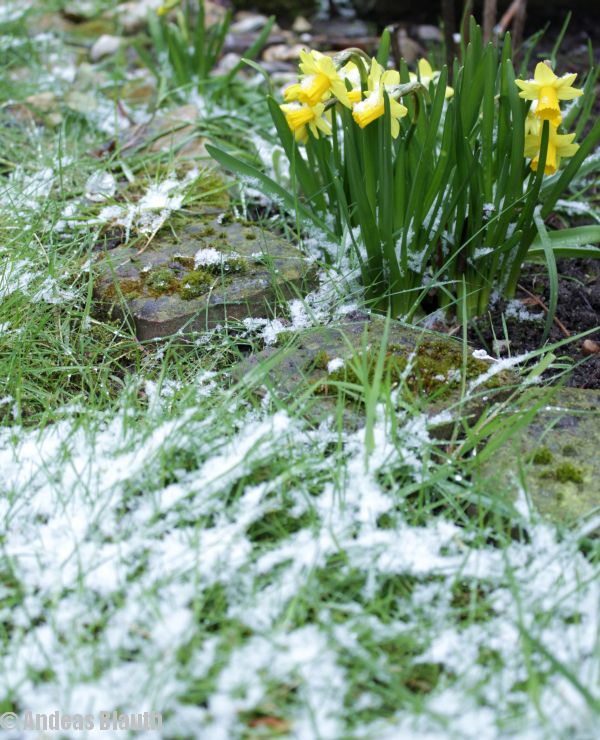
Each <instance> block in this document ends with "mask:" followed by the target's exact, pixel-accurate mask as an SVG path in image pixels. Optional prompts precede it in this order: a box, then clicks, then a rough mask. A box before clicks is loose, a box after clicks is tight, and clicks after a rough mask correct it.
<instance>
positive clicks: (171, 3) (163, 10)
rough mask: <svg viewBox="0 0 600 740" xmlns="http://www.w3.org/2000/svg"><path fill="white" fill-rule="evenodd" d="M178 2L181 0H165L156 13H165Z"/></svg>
mask: <svg viewBox="0 0 600 740" xmlns="http://www.w3.org/2000/svg"><path fill="white" fill-rule="evenodd" d="M180 2H181V0H166V2H165V3H164V4H163V5H161V6H160V7H159V8H158V9H157V11H156V14H157V15H166V14H167V13H168V12H169V11H171V10H173V8H175V7H176V6H177V5H179V3H180Z"/></svg>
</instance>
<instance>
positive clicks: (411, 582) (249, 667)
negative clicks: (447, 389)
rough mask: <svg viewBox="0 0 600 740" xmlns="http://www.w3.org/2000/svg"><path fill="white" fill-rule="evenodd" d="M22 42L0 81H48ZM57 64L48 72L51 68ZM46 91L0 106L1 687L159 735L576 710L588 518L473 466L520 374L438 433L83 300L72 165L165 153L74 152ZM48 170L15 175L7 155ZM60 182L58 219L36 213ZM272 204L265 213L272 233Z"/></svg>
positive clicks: (587, 699)
mask: <svg viewBox="0 0 600 740" xmlns="http://www.w3.org/2000/svg"><path fill="white" fill-rule="evenodd" d="M47 7H55V4H53V5H52V6H50V5H48V6H47ZM11 29H12V32H13V33H17V34H24V32H25V31H24V27H23V25H20V24H19V22H14V23H13V25H12V26H11ZM3 32H4V31H3V30H2V29H1V28H0V33H3ZM17 37H19V38H20V37H21V36H17ZM28 43H30V44H32V45H33V46H34V47H36V48H37V42H36V41H35V39H32V40H31V41H30V42H28ZM44 43H46V42H44ZM53 44H55V46H56V48H57V49H58V51H59V52H60V55H61V58H64V59H67V60H68V59H70V58H76V56H77V54H78V51H77V49H76V48H73V47H69V46H64V45H63V43H62V42H61V41H60V40H56V41H53ZM24 61H26V63H27V74H28V78H27V79H28V82H27V85H26V86H22V85H19V84H17V82H16V81H15V79H14V76H15V74H16V72H17V70H18V69H19V68H20V65H22V64H23V63H24ZM46 63H47V55H46V52H44V51H43V50H42V51H40V52H39V54H38V53H35V54H30V55H29V54H28V56H27V58H26V60H24V59H22V58H21V59H16V58H15V57H14V56H13V57H11V58H10V59H9V61H7V62H6V67H7V68H6V69H5V70H4V74H2V75H0V79H2V81H3V82H2V89H1V93H0V94H1V96H2V103H5V102H6V101H8V100H9V99H10V100H11V103H10V105H19V103H20V101H21V100H22V99H24V98H25V97H26V96H27V95H29V94H31V92H32V91H35V90H37V89H39V88H40V87H41V86H42V84H45V83H44V81H45V80H46V81H47V79H48V77H47V64H46ZM113 63H114V64H115V65H117V68H116V69H113V70H111V74H117V73H118V74H121V75H125V73H126V70H125V69H124V68H122V67H118V65H122V64H123V59H115V60H114V62H113ZM103 68H104V69H108V70H110V63H104V66H103ZM54 85H55V86H54V91H55V93H56V95H57V97H58V98H61V96H62V95H63V94H65V93H66V91H67V89H68V88H69V85H70V83H67V82H60V81H57V80H55V83H54ZM94 95H98V96H102V95H103V93H102V90H98V89H97V90H95V92H94ZM254 100H255V98H254V97H253V93H252V92H249V93H248V95H247V101H246V104H247V106H248V107H247V108H246V109H244V110H243V111H242V112H241V113H240V117H239V118H237V119H236V120H235V121H234V123H233V124H232V127H231V128H230V129H229V130H228V131H227V132H226V133H225V129H224V126H223V119H222V115H223V114H222V113H218V114H215V115H214V116H213V117H209V118H206V119H204V120H203V121H202V124H201V125H202V131H203V132H204V133H205V134H207V135H210V136H211V139H212V140H218V139H219V137H221V138H223V137H224V136H226V137H229V139H230V140H232V141H236V142H237V146H238V147H239V150H240V151H244V152H246V154H247V155H248V154H249V153H250V149H249V146H248V143H247V140H246V141H244V140H243V138H242V137H241V136H240V134H241V133H242V132H245V133H246V139H247V138H248V137H247V129H246V130H245V126H247V125H248V122H249V121H251V120H252V115H251V113H252V111H253V107H252V106H253V105H254V104H255V103H254ZM60 112H61V116H62V121H61V122H60V124H58V125H49V124H48V123H47V122H44V121H39V122H31V121H28V120H25V121H24V122H21V121H20V120H19V118H18V117H17V118H15V117H14V116H13V115H12V114H11V112H10V109H9V107H8V104H7V105H3V106H2V108H0V116H1V117H2V122H3V123H6V122H7V121H8V122H10V125H2V126H1V127H0V151H1V152H2V154H1V157H0V168H1V170H2V177H1V184H0V208H1V209H2V214H1V216H2V218H1V220H0V245H1V256H2V259H1V262H0V290H1V292H2V301H1V302H0V326H1V329H0V419H1V425H0V471H2V472H1V473H0V708H1V711H15V712H23V711H25V710H26V709H31V710H32V711H33V712H44V711H53V710H55V709H58V710H60V711H61V712H63V713H68V712H70V713H75V712H82V713H86V712H92V713H97V712H98V711H101V710H121V711H126V712H141V711H146V710H156V711H160V712H162V713H163V717H164V731H163V736H164V737H169V738H187V737H202V738H212V737H215V738H216V737H224V738H225V737H226V738H258V737H304V738H336V739H337V738H340V739H341V738H365V739H366V738H369V739H371V738H397V737H409V736H412V737H420V736H423V737H425V736H428V733H429V736H431V735H435V736H437V737H440V736H442V737H446V736H447V737H465V738H470V737H475V736H480V737H481V736H483V737H498V738H500V737H508V736H511V734H512V735H514V736H528V737H529V736H531V737H536V738H537V737H540V738H542V737H563V736H581V737H585V736H586V733H587V735H589V734H591V733H592V732H593V730H594V728H595V727H596V726H597V721H598V666H599V661H598V659H599V656H600V643H599V641H598V637H597V629H596V626H595V625H596V621H595V620H596V608H597V583H598V564H599V555H600V551H599V549H598V540H597V538H596V536H595V533H594V529H593V527H592V526H591V524H590V523H588V524H586V525H585V526H582V527H574V528H572V529H569V530H567V529H565V528H561V527H555V526H554V525H551V524H549V523H545V522H541V521H540V520H539V519H538V518H537V517H536V516H535V515H533V516H529V515H528V514H527V512H526V511H525V506H524V501H523V500H519V501H518V502H517V504H516V505H515V503H514V502H513V501H512V499H511V498H510V496H509V495H508V492H506V495H505V496H501V495H498V494H494V495H492V494H491V492H490V491H489V490H488V487H487V484H486V483H485V481H484V479H483V478H482V477H481V475H480V472H479V467H478V465H477V464H476V463H477V460H478V459H480V460H482V459H485V458H486V457H487V458H489V457H493V455H494V451H495V450H496V449H497V446H498V445H499V444H500V443H501V442H503V441H505V440H507V439H510V437H511V436H512V434H513V433H514V431H515V430H516V429H518V428H519V425H523V424H525V423H526V422H527V421H528V420H529V419H530V418H531V417H532V416H533V414H534V413H535V409H527V410H526V411H523V410H521V411H519V412H518V415H515V414H517V412H516V411H515V408H516V407H515V406H514V402H515V401H516V400H518V398H519V397H520V395H521V393H522V391H521V390H520V389H515V391H514V394H513V396H512V397H509V398H508V399H507V400H506V401H505V402H504V403H503V404H502V405H499V406H494V407H490V408H488V412H487V414H486V417H485V419H483V420H482V421H480V422H479V423H473V422H472V421H471V422H469V421H468V420H467V419H466V418H461V414H460V404H459V405H458V406H457V407H456V408H455V412H456V424H455V426H454V432H452V431H451V432H450V436H449V437H448V438H446V439H445V440H440V439H438V438H436V437H435V435H434V434H433V429H431V428H428V422H427V419H426V417H425V416H424V414H423V411H422V408H421V407H420V404H419V400H418V399H417V398H415V397H414V396H411V394H402V393H399V392H398V388H391V387H390V381H389V378H386V376H385V373H382V372H374V373H372V372H365V373H364V374H363V375H362V376H361V375H360V373H357V377H356V378H355V379H354V381H353V383H352V385H353V387H352V394H353V395H354V396H355V397H358V405H359V406H360V407H362V408H363V409H364V410H365V419H366V423H365V425H359V427H358V428H356V429H353V428H351V427H349V426H348V425H346V424H345V422H344V416H343V412H344V407H343V405H342V404H341V403H337V405H336V404H335V403H334V404H333V405H332V414H331V416H330V418H329V419H328V420H327V421H324V422H322V423H320V424H317V423H314V422H311V420H310V414H307V413H306V412H307V410H308V408H309V406H310V404H314V403H319V398H318V397H315V395H314V394H310V393H308V392H307V393H306V395H304V396H301V397H299V398H297V399H295V403H289V401H287V400H286V399H285V398H283V397H282V396H281V395H280V394H279V393H278V389H277V388H271V389H268V386H269V382H268V377H267V374H268V370H269V363H266V362H265V363H264V364H262V365H259V366H258V367H256V368H255V369H254V371H253V372H252V373H250V374H247V375H244V376H243V377H242V379H241V380H239V376H236V375H235V372H234V371H235V369H236V366H237V363H238V362H240V361H241V360H243V359H244V358H245V357H247V355H248V353H249V352H250V351H255V350H258V349H260V348H262V346H263V338H262V337H261V332H260V329H259V330H256V331H251V330H248V329H246V330H245V333H244V335H243V336H240V329H241V327H239V326H238V327H232V328H231V329H230V330H225V329H223V330H221V331H215V332H213V333H212V334H210V335H208V334H201V335H197V336H192V337H190V338H189V339H188V341H187V342H186V343H185V346H182V342H181V340H178V339H177V338H173V339H172V340H167V341H164V342H160V343H156V342H148V343H140V342H138V341H137V339H136V338H135V336H134V334H133V332H132V330H131V327H130V326H129V325H128V324H127V323H126V322H123V323H115V322H113V323H107V322H104V321H101V320H100V319H98V318H95V315H94V312H93V301H92V284H91V273H90V271H89V270H88V269H87V265H88V263H89V259H90V258H92V257H93V256H94V254H95V252H94V251H93V249H94V245H95V243H96V242H97V241H98V230H99V228H100V227H99V226H98V225H94V224H89V223H86V222H87V221H88V220H89V219H90V218H92V217H93V216H94V215H95V214H97V212H98V210H99V209H100V208H101V207H102V206H103V205H106V204H90V203H87V202H85V201H83V200H82V194H83V193H84V191H85V183H86V181H87V179H88V177H89V176H90V175H91V174H92V173H94V172H98V171H104V170H106V171H111V172H112V174H113V175H114V176H115V178H117V180H118V181H119V182H120V188H121V189H120V190H119V191H118V193H117V196H116V197H117V199H118V198H120V197H121V194H122V193H123V192H124V189H125V188H126V187H129V188H130V189H129V190H128V191H127V198H130V199H131V200H132V201H133V200H135V198H136V190H135V188H137V187H139V191H137V192H143V191H144V189H145V188H146V186H147V185H148V183H152V182H156V183H158V182H161V181H162V180H163V179H164V178H165V177H166V176H167V173H169V172H170V171H172V168H173V166H174V164H175V160H174V155H175V153H174V152H165V153H163V154H162V155H150V154H149V153H148V151H147V149H145V148H144V147H143V146H141V145H140V146H139V148H138V149H137V150H136V151H135V152H133V153H130V154H129V155H128V156H125V153H120V152H119V151H118V150H117V151H116V152H113V153H111V154H108V155H107V156H105V157H104V158H98V157H96V156H94V154H93V153H94V152H95V151H97V150H98V148H99V147H101V145H102V144H103V143H104V142H106V141H107V140H108V139H110V135H109V134H108V133H107V132H106V131H102V130H99V128H98V120H97V119H96V118H94V116H93V115H91V116H85V115H82V114H80V113H74V112H72V111H71V112H70V111H69V110H68V109H67V108H64V107H60ZM264 121H266V112H263V116H262V117H261V116H259V117H258V119H257V123H256V124H255V125H256V130H257V131H258V132H259V133H261V134H265V132H264V131H263V130H262V128H261V126H262V125H263V123H264ZM265 135H268V132H266V134H265ZM44 168H50V170H51V172H52V177H53V178H54V179H53V183H52V187H51V189H50V190H49V192H48V193H47V195H44V196H43V197H40V198H39V199H37V200H35V199H33V198H32V196H31V194H29V195H27V194H26V193H24V187H25V185H24V183H25V184H26V182H27V181H26V180H24V179H23V178H24V177H28V178H32V177H35V176H36V173H39V172H41V171H42V170H43V169H44ZM127 172H129V173H130V174H132V175H133V177H134V184H133V185H131V184H130V185H129V186H127V174H126V173H127ZM29 182H31V179H30V180H29ZM202 183H203V180H202V179H201V180H200V181H199V183H198V190H199V191H200V190H202V187H201V186H202ZM232 192H233V197H234V198H235V197H236V194H235V189H234V190H233V191H232ZM195 194H197V193H192V194H190V195H189V199H188V200H186V201H185V203H184V207H183V216H182V213H181V212H177V213H174V214H173V215H172V217H171V218H170V219H169V220H168V221H167V223H166V225H165V227H164V228H166V229H171V228H173V229H177V227H178V223H179V221H178V219H181V218H183V217H187V216H188V215H189V212H191V211H193V209H194V207H195V205H197V203H196V202H195V199H194V196H195ZM118 202H122V201H120V200H119V201H118ZM234 204H235V205H236V207H237V208H238V209H240V210H243V207H244V205H243V204H244V201H243V200H242V201H236V200H234ZM246 204H247V205H248V200H246ZM69 205H71V206H74V207H75V214H74V215H73V214H72V215H71V216H69V217H67V220H69V219H71V220H73V219H76V220H77V219H78V220H79V224H78V225H75V226H72V227H71V226H68V227H67V228H66V229H65V230H64V231H62V232H60V231H57V230H56V228H55V227H56V224H57V222H58V221H60V220H63V221H64V220H65V208H67V206H69ZM248 208H249V211H250V210H251V207H250V206H248ZM271 208H272V210H271V212H270V213H269V212H268V210H267V211H266V217H265V224H266V220H267V219H268V218H270V215H272V213H273V210H276V209H273V207H272V206H271ZM290 223H291V222H289V221H286V220H285V219H284V218H280V219H279V220H278V221H276V222H270V224H269V225H270V227H271V228H277V229H280V230H281V231H282V233H284V234H287V235H288V236H290V237H291V238H293V236H294V232H295V226H294V225H293V223H292V225H291V226H290ZM134 236H135V235H134ZM100 241H102V237H100ZM308 243H309V240H307V244H308ZM336 270H338V266H337V265H334V266H332V267H331V268H330V273H329V275H330V281H332V280H334V279H335V281H336V286H334V287H332V288H331V290H329V287H328V286H330V282H328V283H326V284H325V286H324V289H323V290H322V292H321V293H319V294H318V295H317V298H318V299H319V300H317V299H315V301H313V302H312V303H311V302H310V301H308V302H307V305H306V311H307V313H308V314H309V315H310V314H311V312H312V315H313V318H314V319H315V320H328V319H329V318H330V317H331V316H332V315H334V314H335V312H336V310H338V309H339V308H340V306H342V305H343V304H347V303H349V302H350V301H351V300H352V301H354V300H356V299H357V297H358V294H357V293H356V292H354V293H348V292H345V288H344V286H349V289H350V290H352V289H353V286H354V290H356V287H355V286H356V284H355V283H353V282H352V277H351V275H348V274H340V273H339V272H337V271H336ZM319 311H321V312H322V313H321V314H319V313H318V312H319ZM315 312H316V313H315ZM281 316H282V318H285V313H284V314H281ZM319 317H320V318H319ZM240 339H241V340H242V341H241V342H240ZM288 341H289V342H293V341H294V335H293V332H291V331H290V327H289V326H288V327H287V334H286V335H285V338H284V337H281V338H280V344H282V345H284V344H286V343H287V342H288ZM374 349H375V354H376V355H377V352H378V348H374ZM535 359H536V361H538V360H539V358H535ZM276 361H277V360H276V359H274V360H272V362H276ZM360 361H361V358H360V356H359V355H357V357H356V358H355V359H354V362H355V365H356V366H357V367H358V368H360ZM381 367H382V366H380V367H379V370H380V371H381ZM265 388H267V390H265ZM465 392H466V389H465ZM342 395H343V394H342ZM521 408H523V406H522V407H521ZM525 408H526V407H525ZM475 451H476V452H477V457H474V454H473V453H474V452H475ZM592 524H593V522H592Z"/></svg>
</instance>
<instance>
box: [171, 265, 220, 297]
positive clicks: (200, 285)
mask: <svg viewBox="0 0 600 740" xmlns="http://www.w3.org/2000/svg"><path fill="white" fill-rule="evenodd" d="M213 282H214V277H213V275H211V274H210V272H208V271H207V270H192V271H191V272H189V273H188V274H187V275H186V276H185V277H184V278H183V280H182V281H181V283H180V285H179V295H180V296H181V297H182V298H183V299H184V300H185V301H191V300H192V299H194V298H198V297H199V296H201V295H203V294H204V293H206V291H207V290H208V289H209V288H210V286H211V285H212V284H213Z"/></svg>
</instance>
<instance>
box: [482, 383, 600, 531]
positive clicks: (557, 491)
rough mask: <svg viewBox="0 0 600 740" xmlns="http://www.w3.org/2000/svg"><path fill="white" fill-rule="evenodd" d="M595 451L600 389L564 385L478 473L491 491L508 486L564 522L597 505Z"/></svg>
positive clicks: (599, 469)
mask: <svg viewBox="0 0 600 740" xmlns="http://www.w3.org/2000/svg"><path fill="white" fill-rule="evenodd" d="M535 397H536V396H535V394H534V396H533V397H532V398H530V400H529V401H528V403H529V404H531V403H533V402H535ZM599 451H600V391H598V390H585V389H580V388H565V389H560V390H557V391H556V394H555V395H554V396H553V397H552V398H551V399H550V401H549V402H548V403H547V404H545V405H544V406H543V408H541V409H540V411H539V412H538V413H537V414H536V416H535V418H534V420H533V421H532V422H531V423H530V424H529V425H527V426H525V427H524V428H523V429H522V430H520V431H519V432H517V433H516V434H515V435H514V436H513V437H512V438H511V439H510V440H509V441H508V442H507V443H506V444H505V445H504V446H503V447H501V448H500V449H499V450H498V452H497V453H496V454H495V455H494V458H493V460H491V461H490V462H487V463H486V464H485V465H484V466H483V468H482V473H483V474H484V476H485V477H486V478H487V479H488V481H489V484H490V488H491V490H492V491H494V490H496V491H498V492H506V490H507V489H508V490H509V491H510V493H511V495H512V496H513V497H516V496H517V495H518V493H519V492H520V491H524V492H525V493H526V495H528V496H529V498H530V500H531V502H532V503H533V505H534V506H535V508H536V509H537V511H539V512H540V513H541V514H542V515H544V516H545V517H547V518H549V519H552V520H553V521H556V522H563V523H565V524H570V523H572V522H574V521H575V520H576V519H578V518H580V517H582V516H586V515H588V514H590V513H591V512H592V511H594V510H595V509H597V508H598V507H599V506H600V455H599Z"/></svg>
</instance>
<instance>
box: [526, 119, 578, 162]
mask: <svg viewBox="0 0 600 740" xmlns="http://www.w3.org/2000/svg"><path fill="white" fill-rule="evenodd" d="M542 126H543V122H542V121H541V120H540V119H539V118H536V117H535V115H532V116H528V117H527V121H526V122H525V156H526V157H531V169H532V170H533V171H534V172H537V168H538V163H539V159H540V146H541V144H542ZM574 138H575V134H559V133H558V131H557V127H556V126H554V125H553V124H552V123H550V131H549V137H548V151H547V153H546V165H545V167H544V173H545V174H546V175H553V174H554V173H555V172H556V170H557V169H558V168H559V167H560V160H561V157H572V156H573V155H574V154H575V152H576V151H577V150H578V149H579V144H574V143H573V139H574Z"/></svg>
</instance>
